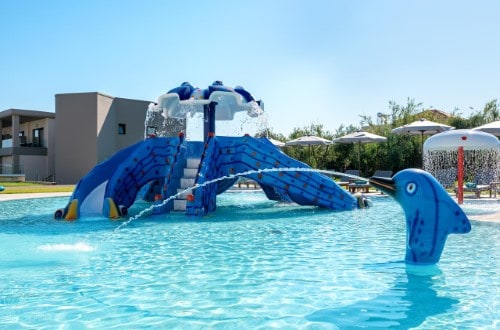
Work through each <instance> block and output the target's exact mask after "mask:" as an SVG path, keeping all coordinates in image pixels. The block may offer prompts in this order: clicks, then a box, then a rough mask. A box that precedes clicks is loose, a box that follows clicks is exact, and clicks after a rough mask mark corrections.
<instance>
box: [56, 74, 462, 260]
mask: <svg viewBox="0 0 500 330" xmlns="http://www.w3.org/2000/svg"><path fill="white" fill-rule="evenodd" d="M262 113H263V102H262V101H256V100H255V99H254V98H253V96H252V95H251V94H250V93H248V92H247V91H246V90H245V89H244V88H242V87H235V88H234V89H233V88H230V87H227V86H224V85H223V84H222V83H221V82H219V81H216V82H215V83H214V84H213V85H211V86H209V88H208V89H199V88H195V87H193V86H192V85H191V84H189V83H183V84H182V85H181V86H179V87H177V88H174V89H172V90H170V91H169V92H168V93H166V94H163V95H161V96H160V97H159V98H158V103H157V104H154V105H151V106H150V108H149V109H148V114H147V118H146V123H145V126H146V129H145V135H146V138H145V139H144V140H143V141H139V142H137V143H136V144H134V145H131V146H129V147H127V148H125V149H123V150H121V151H119V152H117V153H116V154H115V155H114V156H112V157H111V158H109V159H108V160H106V161H104V162H102V163H101V164H98V165H97V166H95V168H94V169H92V170H91V171H90V172H89V173H88V174H87V175H86V176H85V177H83V178H82V179H81V180H80V182H79V183H78V184H77V186H76V188H75V190H74V192H73V194H72V196H71V198H70V201H69V203H68V204H67V206H66V207H65V208H63V209H59V210H57V211H56V213H55V217H56V218H59V219H66V220H74V219H78V218H80V217H85V216H95V215H103V216H105V217H108V218H119V217H122V216H126V215H127V210H128V209H129V208H130V206H131V205H132V204H134V202H135V201H136V200H137V199H138V198H141V199H143V200H146V201H149V202H151V203H154V204H156V207H155V208H153V212H154V213H159V214H167V213H169V212H173V211H175V212H184V213H185V214H186V215H188V216H203V215H206V214H208V213H210V212H214V211H215V210H216V204H217V203H216V199H217V195H219V194H221V193H223V192H225V191H226V190H227V189H229V188H230V187H232V186H233V185H234V184H235V182H236V181H237V180H238V179H239V178H240V177H247V178H249V179H251V180H254V181H255V182H257V183H258V184H259V185H260V187H261V188H262V190H263V191H264V193H265V194H266V196H267V197H268V198H269V199H271V200H277V201H286V202H294V203H297V204H299V205H312V206H318V207H321V208H326V209H331V210H338V211H345V210H353V209H356V208H362V207H364V206H365V200H364V198H363V197H362V196H361V197H360V196H353V195H352V194H350V193H349V192H348V191H347V190H345V189H343V188H342V187H340V186H339V185H338V184H337V183H336V182H335V180H333V179H332V178H331V177H330V176H327V175H325V174H322V173H321V171H317V170H313V169H312V168H311V167H310V166H308V165H307V164H304V163H302V162H300V161H298V160H296V159H293V158H291V157H289V156H287V155H286V154H285V153H283V152H282V151H281V150H280V149H279V148H277V147H276V146H275V145H274V144H272V143H271V142H270V141H269V140H268V139H267V138H254V137H252V136H250V135H249V134H242V135H241V136H223V135H220V136H219V135H217V134H216V133H215V125H216V122H219V121H230V120H233V119H234V118H235V117H236V116H241V114H245V117H248V118H256V117H259V116H261V115H262ZM200 115H202V122H203V124H202V125H203V138H202V140H196V139H190V138H189V134H188V136H186V131H189V130H188V129H187V128H185V127H184V128H185V129H181V130H180V132H177V133H176V134H172V129H171V128H172V127H160V126H162V125H165V124H158V122H161V123H164V122H168V123H169V124H168V125H166V126H171V124H172V123H173V122H175V120H176V119H180V120H186V118H191V117H193V118H194V117H196V116H200ZM164 120H165V121H164ZM153 122H154V123H155V124H154V125H153V124H152V123H153ZM174 126H175V125H174ZM151 128H154V132H151V131H150V129H151ZM175 128H177V127H175ZM370 183H371V184H372V185H374V186H376V187H377V188H379V189H380V190H383V191H385V192H387V193H388V194H389V195H391V196H393V197H395V198H396V199H397V200H398V201H399V203H400V204H401V206H402V207H403V209H404V210H405V213H406V217H407V230H408V234H407V240H408V244H407V245H408V246H407V254H406V261H407V262H409V263H424V264H427V263H435V262H437V261H438V260H439V257H440V255H441V252H442V249H443V247H444V244H445V241H446V237H447V235H448V234H450V233H465V232H468V231H470V223H469V221H468V219H467V217H466V216H465V214H464V213H463V211H462V210H461V209H460V207H459V206H458V205H456V203H455V202H454V201H453V200H452V199H451V198H450V196H449V195H448V194H447V193H446V191H445V190H444V189H443V188H442V186H441V185H440V184H439V182H437V181H436V180H435V179H434V178H433V177H432V176H431V175H430V174H428V173H427V172H424V171H420V170H405V171H402V172H399V173H397V174H396V175H395V176H394V177H393V179H391V180H387V179H383V178H372V179H371V180H370ZM431 196H432V197H431Z"/></svg>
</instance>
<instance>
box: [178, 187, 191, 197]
mask: <svg viewBox="0 0 500 330" xmlns="http://www.w3.org/2000/svg"><path fill="white" fill-rule="evenodd" d="M180 192H183V193H182V194H180V195H179V196H177V198H176V199H186V196H187V195H190V194H192V193H193V191H192V190H191V189H188V190H186V189H177V193H180Z"/></svg>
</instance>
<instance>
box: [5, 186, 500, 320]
mask: <svg viewBox="0 0 500 330" xmlns="http://www.w3.org/2000/svg"><path fill="white" fill-rule="evenodd" d="M67 200H68V198H48V199H33V200H22V201H8V202H2V203H0V274H1V275H0V278H1V281H0V328H9V329H15V328H36V329H44V328H45V329H53V328H56V327H61V328H68V329H83V328H110V327H116V328H128V329H131V328H134V329H137V328H185V329H197V328H225V329H233V328H240V329H242V328H246V329H249V328H252V329H259V328H260V329H268V328H289V329H292V328H293V329H295V328H303V329H304V328H305V329H336V328H340V329H343V328H351V327H358V326H359V327H368V328H390V327H393V328H400V329H407V328H419V329H450V328H491V329H493V328H498V327H500V322H499V319H500V312H499V310H500V308H499V306H498V305H499V304H498V301H499V297H498V292H499V291H500V290H499V289H500V276H499V275H498V262H499V255H498V250H499V245H500V243H499V237H500V236H499V233H500V226H499V225H495V224H488V223H478V222H473V224H472V226H473V227H472V231H471V233H470V234H468V235H451V236H450V237H449V239H448V242H447V244H446V247H445V250H444V252H443V256H442V258H441V261H440V263H439V264H438V265H437V266H433V267H415V266H414V267H409V266H406V265H405V264H404V263H403V262H402V260H403V258H404V252H405V225H404V216H403V212H402V210H401V208H400V207H399V205H397V204H396V203H394V202H393V201H392V200H391V199H390V198H388V197H378V198H375V200H374V207H372V208H370V209H366V210H356V211H352V212H349V211H348V212H332V211H327V210H321V209H317V208H314V207H291V206H285V205H279V204H275V203H274V202H271V201H268V200H267V199H266V198H265V196H264V195H263V194H262V193H259V192H252V193H248V192H245V193H226V194H224V195H221V196H220V197H219V198H218V209H217V211H216V212H215V214H212V215H210V216H207V217H206V218H203V219H201V220H191V219H188V218H186V217H185V216H184V215H183V214H171V215H168V216H158V217H155V216H147V217H145V218H140V219H138V220H134V221H132V222H131V223H129V224H128V225H127V226H124V227H122V228H119V229H118V230H116V229H117V227H118V226H119V225H120V222H112V221H109V220H106V219H102V218H96V219H85V220H79V221H76V222H73V223H68V222H59V221H56V220H53V219H52V214H53V212H54V210H56V209H57V208H60V207H63V206H64V205H66V203H67ZM145 206H146V205H145V204H140V203H139V204H137V205H135V206H134V207H133V208H132V209H131V210H130V213H131V214H132V215H134V214H137V213H139V212H140V211H141V210H142V209H143V208H144V207H145ZM471 212H473V213H477V212H481V211H477V207H473V208H471Z"/></svg>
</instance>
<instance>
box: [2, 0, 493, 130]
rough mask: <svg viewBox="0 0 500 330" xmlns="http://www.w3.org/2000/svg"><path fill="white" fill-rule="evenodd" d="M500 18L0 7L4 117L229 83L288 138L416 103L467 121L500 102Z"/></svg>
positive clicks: (282, 5) (258, 2) (339, 7)
mask: <svg viewBox="0 0 500 330" xmlns="http://www.w3.org/2000/svg"><path fill="white" fill-rule="evenodd" d="M499 13H500V1H495V0H491V1H483V0H476V1H460V0H441V1H436V0H418V1H417V0H413V1H410V0H408V1H405V0H394V1H389V0H378V1H375V0H364V1H362V0H359V1H357V0H344V1H336V0H302V1H298V0H252V1H237V0H218V1H208V0H207V1H201V0H199V1H198V0H191V1H167V0H158V1H153V0H143V1H139V0H127V1H122V0H79V1H77V0H45V1H39V0H36V1H35V0H33V1H23V0H1V1H0V31H1V32H0V74H1V78H0V111H1V110H5V109H9V108H20V109H34V110H44V111H54V95H55V94H57V93H73V92H93V91H99V92H103V93H106V94H110V95H112V96H117V97H125V98H134V99H143V100H151V101H155V100H156V99H157V97H158V95H160V94H162V93H164V92H166V91H168V90H169V89H171V88H174V87H176V86H178V85H179V84H180V83H182V82H183V81H189V82H191V83H192V84H193V85H195V86H197V87H200V88H206V87H207V86H208V85H209V84H211V83H212V82H213V81H215V80H222V81H223V82H224V83H225V84H226V85H228V86H236V85H241V86H243V87H245V88H246V89H247V90H249V91H250V92H251V93H252V94H253V95H254V96H255V97H256V98H257V99H262V100H264V102H265V110H266V112H267V113H268V118H269V126H270V127H271V128H272V129H273V131H275V132H278V133H283V134H285V135H288V134H289V133H290V132H291V131H292V129H293V128H295V127H299V128H302V127H305V126H307V125H310V124H312V123H314V124H319V123H321V124H324V125H325V128H326V129H327V130H330V131H332V132H334V131H335V130H336V129H337V128H338V127H339V126H340V125H341V124H344V125H350V124H354V125H359V121H360V118H359V115H368V116H372V117H373V118H375V117H376V114H377V113H378V112H387V111H388V102H389V101H395V102H397V103H399V104H405V103H406V99H407V98H408V97H409V98H414V99H415V100H416V101H417V102H422V103H423V105H424V107H426V108H430V107H433V108H437V109H441V110H443V111H447V112H452V111H453V110H454V109H455V108H459V109H460V110H461V112H462V114H463V115H468V114H470V112H471V110H470V107H472V108H474V110H480V109H482V108H483V107H484V104H485V103H486V102H488V101H490V100H492V99H495V98H498V99H500V60H499V59H500V43H499V35H500V19H499Z"/></svg>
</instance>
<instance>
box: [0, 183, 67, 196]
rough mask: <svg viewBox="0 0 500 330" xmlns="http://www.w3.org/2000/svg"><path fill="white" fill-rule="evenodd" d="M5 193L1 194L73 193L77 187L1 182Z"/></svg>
mask: <svg viewBox="0 0 500 330" xmlns="http://www.w3.org/2000/svg"><path fill="white" fill-rule="evenodd" d="M0 186H2V187H4V191H2V192H0V194H28V193H51V192H73V190H74V189H75V185H47V184H40V183H36V182H1V181H0Z"/></svg>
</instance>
